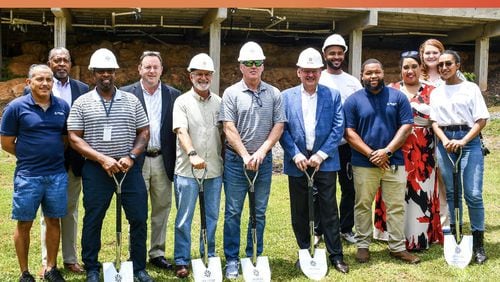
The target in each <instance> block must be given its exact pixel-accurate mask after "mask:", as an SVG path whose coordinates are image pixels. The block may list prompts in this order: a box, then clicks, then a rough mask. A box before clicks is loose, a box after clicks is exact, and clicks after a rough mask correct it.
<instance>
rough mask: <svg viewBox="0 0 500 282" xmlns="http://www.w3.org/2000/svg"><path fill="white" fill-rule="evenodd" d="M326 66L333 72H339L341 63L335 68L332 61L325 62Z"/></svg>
mask: <svg viewBox="0 0 500 282" xmlns="http://www.w3.org/2000/svg"><path fill="white" fill-rule="evenodd" d="M326 65H327V66H328V67H329V68H331V69H334V70H339V69H341V68H342V63H340V64H339V65H338V66H335V65H334V64H333V63H332V61H326Z"/></svg>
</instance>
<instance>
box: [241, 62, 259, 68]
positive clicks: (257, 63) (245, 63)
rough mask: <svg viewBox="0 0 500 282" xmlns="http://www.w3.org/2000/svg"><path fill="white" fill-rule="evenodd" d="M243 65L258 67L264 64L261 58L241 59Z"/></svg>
mask: <svg viewBox="0 0 500 282" xmlns="http://www.w3.org/2000/svg"><path fill="white" fill-rule="evenodd" d="M241 63H242V64H243V65H244V66H245V67H249V68H250V67H252V66H253V65H255V66H256V67H260V66H262V65H263V64H264V61H263V60H253V61H243V62H241Z"/></svg>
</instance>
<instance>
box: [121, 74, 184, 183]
mask: <svg viewBox="0 0 500 282" xmlns="http://www.w3.org/2000/svg"><path fill="white" fill-rule="evenodd" d="M120 90H123V91H126V92H130V93H132V94H134V95H135V96H137V98H139V100H140V101H141V104H142V107H143V108H144V111H146V114H147V108H146V103H145V102H144V96H143V95H144V93H143V92H142V86H141V82H140V81H138V82H136V83H133V84H130V85H127V86H123V87H121V88H120ZM179 95H181V92H180V91H179V90H177V89H175V88H173V87H170V86H168V85H166V84H164V83H162V84H161V101H162V105H161V128H160V146H161V154H162V156H163V164H164V165H165V171H166V172H167V176H168V179H170V181H174V168H175V150H176V138H177V136H176V135H175V133H174V132H173V130H172V112H173V110H174V102H175V99H177V97H179ZM144 156H145V154H144V153H143V154H141V155H140V156H139V157H138V158H137V163H138V164H139V165H140V166H141V167H142V165H143V164H144Z"/></svg>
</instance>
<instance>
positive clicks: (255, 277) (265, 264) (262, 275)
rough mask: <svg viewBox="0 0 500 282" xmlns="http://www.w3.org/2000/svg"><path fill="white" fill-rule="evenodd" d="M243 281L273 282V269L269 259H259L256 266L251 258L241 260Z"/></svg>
mask: <svg viewBox="0 0 500 282" xmlns="http://www.w3.org/2000/svg"><path fill="white" fill-rule="evenodd" d="M241 268H242V271H243V279H244V280H245V281H246V282H249V281H263V282H268V281H271V269H270V268H269V260H268V259H267V257H257V264H256V265H255V266H254V265H253V263H252V260H251V259H250V258H243V259H241Z"/></svg>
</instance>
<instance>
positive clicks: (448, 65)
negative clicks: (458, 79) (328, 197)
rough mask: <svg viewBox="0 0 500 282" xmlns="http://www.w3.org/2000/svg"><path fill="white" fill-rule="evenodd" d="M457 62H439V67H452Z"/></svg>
mask: <svg viewBox="0 0 500 282" xmlns="http://www.w3.org/2000/svg"><path fill="white" fill-rule="evenodd" d="M454 63H455V62H452V61H445V62H440V63H438V64H437V66H438V68H443V67H444V66H447V67H451V66H453V64H454Z"/></svg>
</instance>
